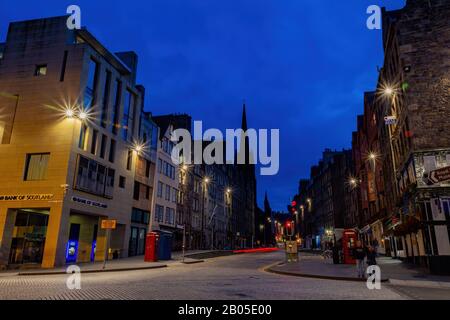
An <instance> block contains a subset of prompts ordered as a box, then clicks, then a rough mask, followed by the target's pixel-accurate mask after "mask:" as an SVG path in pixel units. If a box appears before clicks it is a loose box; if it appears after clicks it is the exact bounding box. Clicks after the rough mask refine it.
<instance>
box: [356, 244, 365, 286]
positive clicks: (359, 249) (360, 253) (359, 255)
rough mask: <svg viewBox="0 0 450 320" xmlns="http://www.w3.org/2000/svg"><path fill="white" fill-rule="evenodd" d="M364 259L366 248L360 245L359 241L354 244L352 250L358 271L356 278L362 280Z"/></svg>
mask: <svg viewBox="0 0 450 320" xmlns="http://www.w3.org/2000/svg"><path fill="white" fill-rule="evenodd" d="M365 257H366V248H365V247H364V246H363V245H362V242H361V241H359V240H358V241H357V242H356V246H355V247H354V248H353V258H355V260H356V269H357V271H358V278H364V275H365V266H364V259H365Z"/></svg>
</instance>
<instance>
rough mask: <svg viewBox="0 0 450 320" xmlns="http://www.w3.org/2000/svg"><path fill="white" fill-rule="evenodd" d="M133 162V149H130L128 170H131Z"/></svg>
mask: <svg viewBox="0 0 450 320" xmlns="http://www.w3.org/2000/svg"><path fill="white" fill-rule="evenodd" d="M132 162H133V150H128V154H127V170H131V164H132Z"/></svg>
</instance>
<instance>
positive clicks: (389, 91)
mask: <svg viewBox="0 0 450 320" xmlns="http://www.w3.org/2000/svg"><path fill="white" fill-rule="evenodd" d="M383 93H384V95H386V96H392V95H393V94H394V89H392V88H391V87H386V88H384V90H383Z"/></svg>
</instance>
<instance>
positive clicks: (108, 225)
mask: <svg viewBox="0 0 450 320" xmlns="http://www.w3.org/2000/svg"><path fill="white" fill-rule="evenodd" d="M116 224H117V220H102V229H115V228H116Z"/></svg>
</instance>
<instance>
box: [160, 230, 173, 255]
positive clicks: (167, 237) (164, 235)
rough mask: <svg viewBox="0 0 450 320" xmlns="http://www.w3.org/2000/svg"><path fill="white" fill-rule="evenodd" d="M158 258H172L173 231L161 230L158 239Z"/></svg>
mask: <svg viewBox="0 0 450 320" xmlns="http://www.w3.org/2000/svg"><path fill="white" fill-rule="evenodd" d="M158 259H159V260H170V259H172V233H171V232H164V231H160V232H159V241H158Z"/></svg>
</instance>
